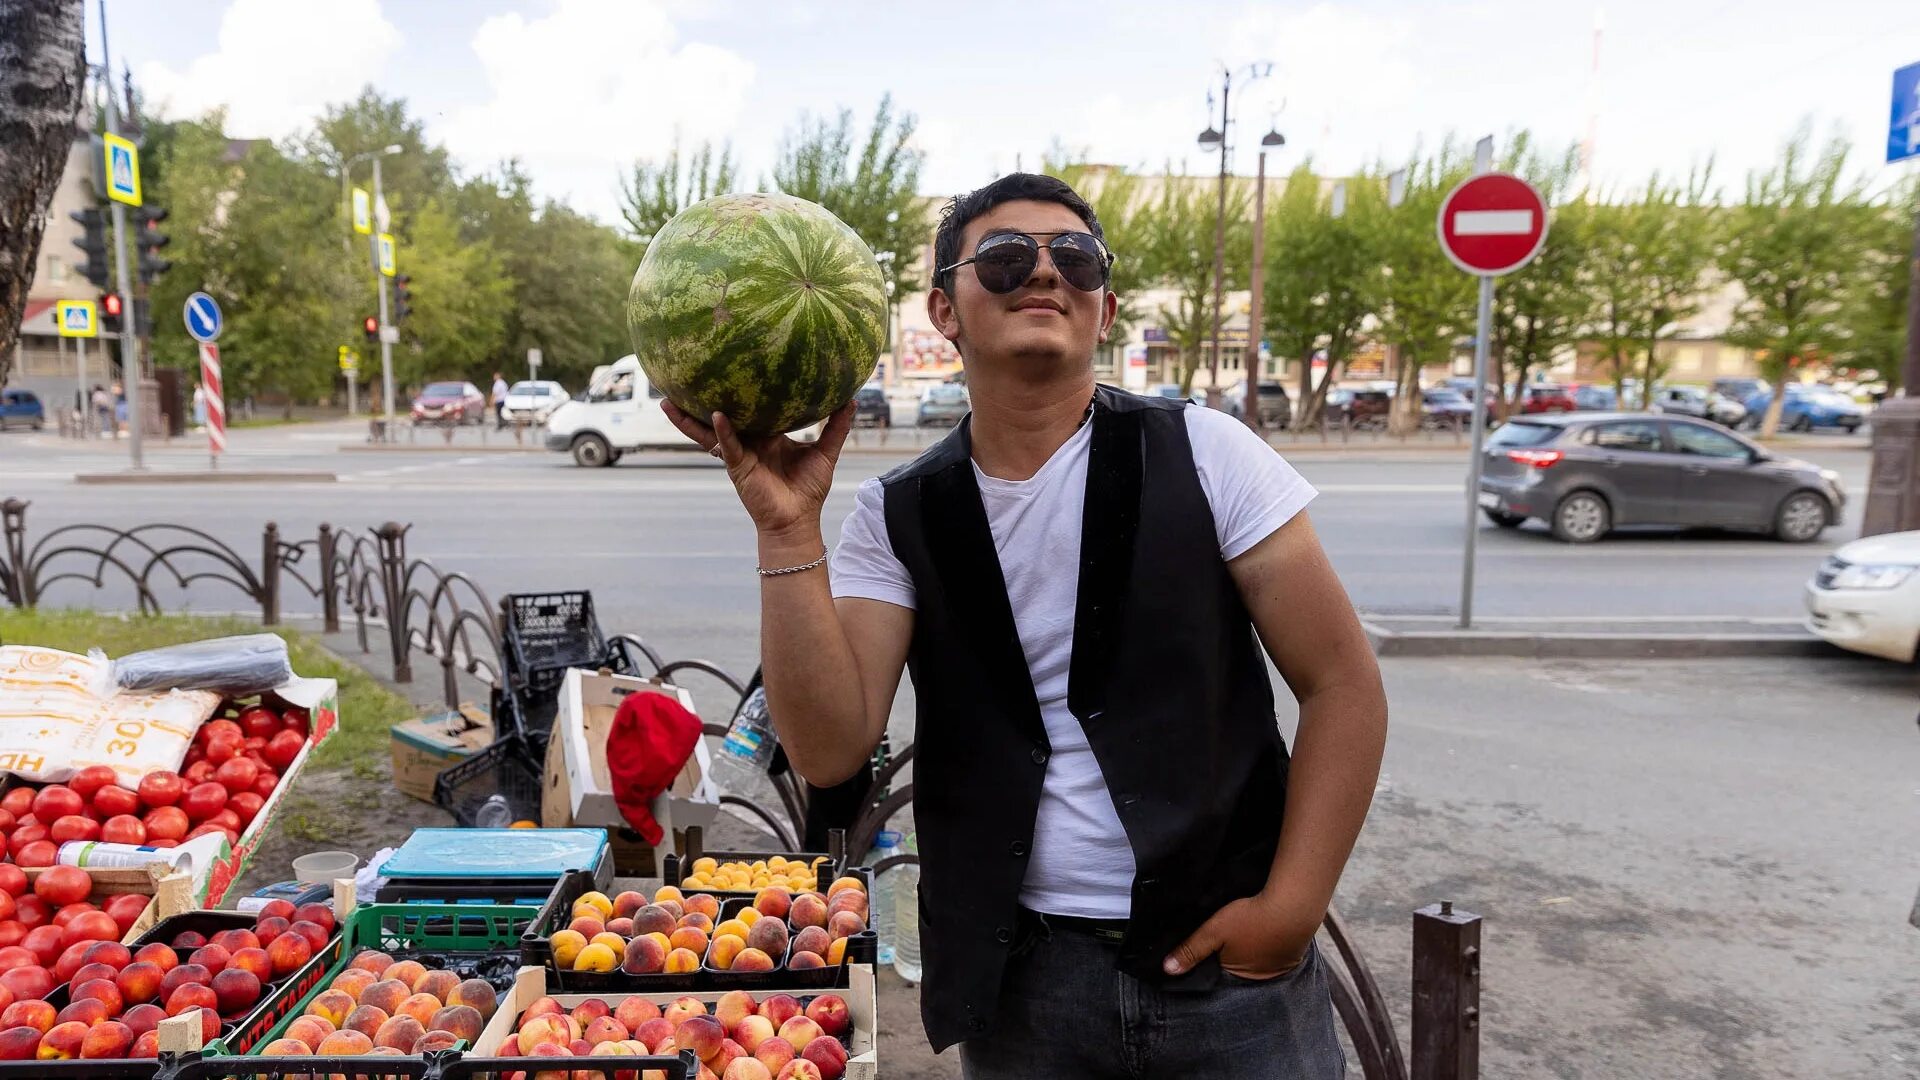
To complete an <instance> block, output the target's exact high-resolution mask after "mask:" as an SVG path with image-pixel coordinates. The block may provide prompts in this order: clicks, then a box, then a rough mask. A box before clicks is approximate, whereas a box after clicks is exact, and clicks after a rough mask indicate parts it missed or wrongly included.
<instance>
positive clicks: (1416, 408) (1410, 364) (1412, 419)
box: [1387, 355, 1484, 436]
mask: <svg viewBox="0 0 1920 1080" xmlns="http://www.w3.org/2000/svg"><path fill="white" fill-rule="evenodd" d="M1482 396H1484V392H1483V393H1481V394H1475V395H1474V401H1475V404H1478V403H1479V400H1480V398H1481V397H1482ZM1420 411H1421V410H1420V365H1419V364H1418V363H1416V362H1415V361H1414V358H1413V357H1412V356H1411V355H1409V356H1408V357H1407V361H1406V363H1403V364H1401V365H1400V376H1399V388H1398V389H1397V390H1395V391H1394V395H1393V405H1392V406H1391V407H1390V408H1389V409H1388V411H1387V413H1388V420H1387V427H1388V429H1389V430H1390V431H1391V432H1392V433H1393V434H1395V435H1401V436H1405V435H1411V434H1413V433H1414V432H1416V431H1419V430H1420Z"/></svg>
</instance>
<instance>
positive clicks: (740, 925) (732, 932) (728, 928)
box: [713, 917, 753, 941]
mask: <svg viewBox="0 0 1920 1080" xmlns="http://www.w3.org/2000/svg"><path fill="white" fill-rule="evenodd" d="M752 932H753V930H752V928H751V927H749V926H748V925H747V924H746V923H744V922H741V921H740V920H739V919H738V918H737V917H736V918H732V919H728V920H726V921H725V922H723V923H721V924H720V925H718V926H716V927H714V928H713V936H714V937H737V938H739V939H740V940H741V941H745V940H747V935H748V934H750V933H752Z"/></svg>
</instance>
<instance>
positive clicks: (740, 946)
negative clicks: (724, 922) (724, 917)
mask: <svg viewBox="0 0 1920 1080" xmlns="http://www.w3.org/2000/svg"><path fill="white" fill-rule="evenodd" d="M746 948H747V943H746V941H745V939H743V938H737V937H734V936H733V935H732V934H727V935H726V936H724V937H717V938H714V939H713V948H712V951H711V952H709V953H708V954H707V966H708V967H714V968H719V969H720V970H721V971H727V970H730V969H731V968H732V967H733V962H734V961H735V960H737V959H739V957H740V954H741V953H742V952H745V951H746Z"/></svg>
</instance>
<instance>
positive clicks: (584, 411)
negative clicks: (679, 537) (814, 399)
mask: <svg viewBox="0 0 1920 1080" xmlns="http://www.w3.org/2000/svg"><path fill="white" fill-rule="evenodd" d="M664 399H665V395H664V394H662V393H661V391H660V390H659V389H658V388H657V387H655V386H654V385H653V384H652V383H650V382H648V381H647V373H646V370H645V369H643V368H642V367H641V366H640V361H639V360H638V359H637V358H636V357H634V356H633V355H632V354H631V353H629V354H627V355H626V356H623V357H621V358H620V359H618V360H615V361H614V362H613V363H611V364H608V365H605V366H602V367H597V368H595V369H594V371H593V381H592V382H591V383H589V384H588V387H587V392H586V395H585V396H584V397H583V398H581V400H579V401H565V400H563V401H562V402H561V404H560V407H559V408H557V409H555V410H553V413H552V414H551V415H550V416H548V417H547V438H546V444H547V449H549V450H556V451H560V452H562V453H567V454H572V455H573V462H574V464H576V465H580V466H583V467H587V468H604V467H606V466H609V465H612V464H613V463H614V462H616V461H619V460H620V456H621V455H622V454H625V453H626V452H628V451H629V450H697V449H699V447H698V446H697V445H695V443H694V442H693V440H691V439H689V438H687V437H686V436H685V435H682V434H680V429H679V428H677V427H674V426H673V422H672V421H671V420H668V419H667V416H666V413H664V412H662V411H661V410H660V403H661V401H662V400H664ZM823 426H824V425H823V424H820V423H815V424H812V425H810V426H808V427H805V428H802V429H800V430H799V431H795V432H790V433H789V434H790V435H791V436H792V437H793V438H795V439H798V440H800V441H801V442H812V441H813V440H815V439H817V438H819V437H820V429H821V428H822V427H823Z"/></svg>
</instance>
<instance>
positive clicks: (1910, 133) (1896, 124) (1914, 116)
mask: <svg viewBox="0 0 1920 1080" xmlns="http://www.w3.org/2000/svg"><path fill="white" fill-rule="evenodd" d="M1910 157H1920V64H1908V65H1907V66H1906V67H1903V68H1898V69H1896V70H1895V71H1894V73H1893V120H1892V122H1890V123H1889V124H1888V125H1887V161H1888V162H1889V163H1891V162H1895V161H1900V160H1902V159H1903V158H1910Z"/></svg>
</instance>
